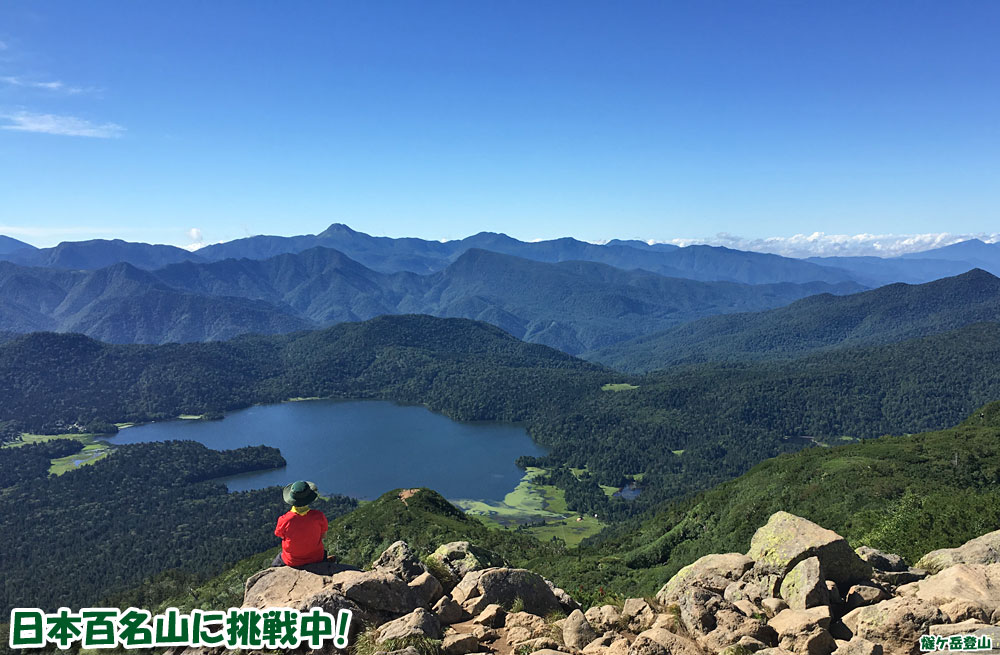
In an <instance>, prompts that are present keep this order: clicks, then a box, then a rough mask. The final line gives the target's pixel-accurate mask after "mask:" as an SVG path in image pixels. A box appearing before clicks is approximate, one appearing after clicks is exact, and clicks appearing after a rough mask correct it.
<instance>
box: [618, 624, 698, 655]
mask: <svg viewBox="0 0 1000 655" xmlns="http://www.w3.org/2000/svg"><path fill="white" fill-rule="evenodd" d="M628 655H703V654H702V650H701V648H699V647H698V644H696V643H695V642H693V641H691V640H690V639H685V638H684V637H681V636H679V635H675V634H674V633H672V632H670V631H668V630H664V629H662V628H652V629H650V630H646V631H644V632H642V633H640V634H639V636H638V637H636V638H635V641H633V642H632V646H631V647H630V648H629V649H628Z"/></svg>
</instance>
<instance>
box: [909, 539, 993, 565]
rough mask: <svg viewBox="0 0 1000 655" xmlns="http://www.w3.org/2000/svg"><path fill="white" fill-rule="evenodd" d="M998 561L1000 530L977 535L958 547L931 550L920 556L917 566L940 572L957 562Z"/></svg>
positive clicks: (982, 562) (989, 562)
mask: <svg viewBox="0 0 1000 655" xmlns="http://www.w3.org/2000/svg"><path fill="white" fill-rule="evenodd" d="M997 563H1000V530H996V531H994V532H988V533H986V534H984V535H983V536H981V537H976V538H975V539H972V540H970V541H967V542H965V543H964V544H962V545H961V546H959V547H958V548H942V549H940V550H934V551H931V552H929V553H927V554H926V555H924V556H923V557H921V558H920V561H918V562H917V568H918V569H924V570H926V571H929V572H930V573H938V572H940V571H943V570H944V569H946V568H948V567H950V566H954V565H956V564H997Z"/></svg>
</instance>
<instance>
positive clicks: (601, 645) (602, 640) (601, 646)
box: [583, 634, 617, 655]
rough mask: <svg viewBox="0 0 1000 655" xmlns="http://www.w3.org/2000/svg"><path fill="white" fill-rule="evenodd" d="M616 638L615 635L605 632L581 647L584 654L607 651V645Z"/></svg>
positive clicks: (593, 654) (597, 654)
mask: <svg viewBox="0 0 1000 655" xmlns="http://www.w3.org/2000/svg"><path fill="white" fill-rule="evenodd" d="M615 639H617V636H616V635H613V634H606V635H601V636H600V637H596V638H594V639H593V640H592V641H591V642H590V643H588V644H587V645H586V646H584V647H583V653H584V655H601V654H602V653H604V652H605V651H607V649H608V647H610V646H611V644H612V643H614V641H615Z"/></svg>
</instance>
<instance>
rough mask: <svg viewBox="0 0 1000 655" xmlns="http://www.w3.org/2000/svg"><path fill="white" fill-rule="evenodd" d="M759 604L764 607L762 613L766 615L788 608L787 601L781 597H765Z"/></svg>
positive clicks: (770, 615)
mask: <svg viewBox="0 0 1000 655" xmlns="http://www.w3.org/2000/svg"><path fill="white" fill-rule="evenodd" d="M760 606H761V607H762V608H764V614H766V615H767V616H768V617H772V616H775V615H776V614H778V612H780V611H781V610H786V609H788V603H786V602H785V601H784V600H782V599H781V598H765V599H764V600H762V601H761V602H760Z"/></svg>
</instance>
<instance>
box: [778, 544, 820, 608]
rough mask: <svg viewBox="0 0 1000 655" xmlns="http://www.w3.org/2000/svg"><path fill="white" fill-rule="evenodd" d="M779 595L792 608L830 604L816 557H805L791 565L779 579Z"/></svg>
mask: <svg viewBox="0 0 1000 655" xmlns="http://www.w3.org/2000/svg"><path fill="white" fill-rule="evenodd" d="M780 594H781V597H782V598H783V599H784V600H785V602H787V603H788V607H790V608H791V609H793V610H804V609H809V608H810V607H816V606H818V605H829V604H830V592H829V591H828V590H827V588H826V579H825V578H824V577H823V569H822V567H821V566H820V563H819V558H818V557H807V558H806V559H804V560H802V561H801V562H799V563H798V564H796V565H795V566H793V567H792V570H791V571H789V572H788V574H787V575H785V578H784V580H782V581H781V589H780Z"/></svg>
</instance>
